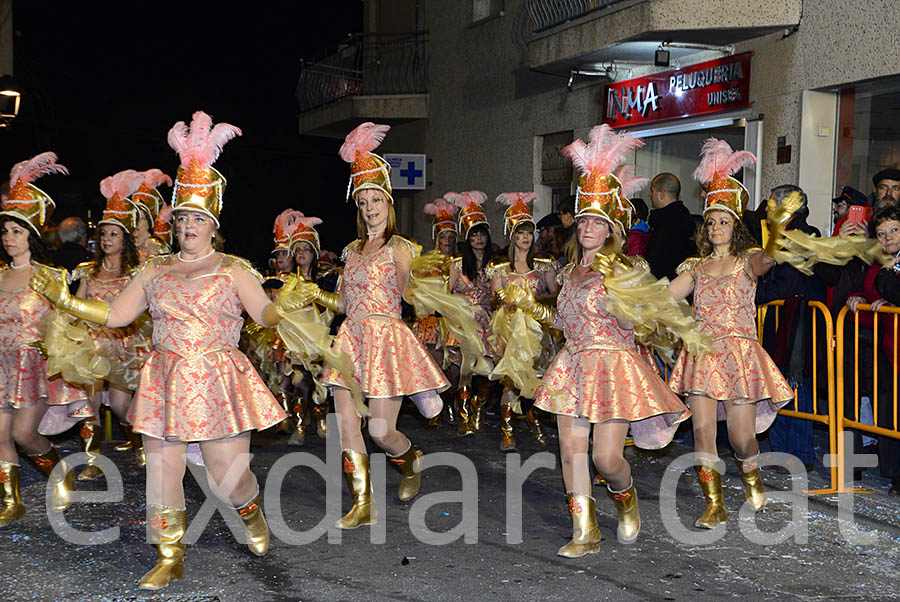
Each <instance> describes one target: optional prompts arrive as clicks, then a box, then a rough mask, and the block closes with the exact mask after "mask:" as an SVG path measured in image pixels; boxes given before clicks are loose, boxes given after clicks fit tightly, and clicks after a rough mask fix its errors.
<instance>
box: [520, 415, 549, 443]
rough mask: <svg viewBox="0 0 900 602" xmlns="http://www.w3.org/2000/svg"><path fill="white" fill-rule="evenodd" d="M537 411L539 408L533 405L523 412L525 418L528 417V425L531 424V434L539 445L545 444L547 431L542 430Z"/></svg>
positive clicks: (542, 426)
mask: <svg viewBox="0 0 900 602" xmlns="http://www.w3.org/2000/svg"><path fill="white" fill-rule="evenodd" d="M539 412H540V410H539V409H537V408H534V407H533V408H531V409H530V410H528V411H527V412H525V418H527V419H528V425H529V426H531V434H532V436H533V437H534V440H535V441H537V442H538V443H540V444H541V445H546V444H547V433H546V432H544V425H543V424H541V417H540V414H539Z"/></svg>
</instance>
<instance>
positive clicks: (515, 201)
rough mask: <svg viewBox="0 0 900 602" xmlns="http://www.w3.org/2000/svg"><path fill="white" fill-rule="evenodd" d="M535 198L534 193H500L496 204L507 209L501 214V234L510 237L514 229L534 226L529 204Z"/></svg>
mask: <svg viewBox="0 0 900 602" xmlns="http://www.w3.org/2000/svg"><path fill="white" fill-rule="evenodd" d="M536 198H537V194H535V193H534V192H501V193H500V194H499V195H498V196H497V202H498V203H500V204H501V205H506V206H507V207H509V209H507V210H506V212H505V213H504V214H503V234H504V235H507V236H512V235H513V232H515V230H516V228H518V227H519V226H520V225H522V224H531V225H534V217H533V216H532V213H531V207H529V206H528V204H529V203H531V202H532V201H534V199H536Z"/></svg>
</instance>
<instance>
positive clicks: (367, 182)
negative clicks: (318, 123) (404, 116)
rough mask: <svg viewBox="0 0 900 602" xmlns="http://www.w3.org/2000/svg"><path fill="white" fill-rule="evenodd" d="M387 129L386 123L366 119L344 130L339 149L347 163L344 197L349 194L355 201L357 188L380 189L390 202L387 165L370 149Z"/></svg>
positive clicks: (375, 145) (376, 144)
mask: <svg viewBox="0 0 900 602" xmlns="http://www.w3.org/2000/svg"><path fill="white" fill-rule="evenodd" d="M390 129H391V126H389V125H381V124H375V123H372V122H371V121H367V122H366V123H363V124H360V125H358V126H357V127H356V128H355V129H354V130H353V131H352V132H350V133H349V134H347V137H346V138H345V139H344V144H342V145H341V149H340V151H339V153H340V155H341V159H343V160H344V161H346V162H347V163H350V165H351V167H350V182H349V183H348V184H347V199H349V198H350V197H351V196H352V197H353V200H354V201H355V200H356V197H357V194H358V193H359V192H360V191H361V190H366V189H374V190H380V191H381V192H382V193H384V194H385V195H386V196H387V200H388V201H389V202H390V203H391V204H393V202H394V197H393V194H392V190H391V167H390V165H388V163H387V162H386V161H385V160H384V159H383V158H382V157H379V156H378V155H376V154H375V153H373V152H372V151H373V150H375V149H376V148H378V146H379V145H380V144H381V143H382V142H383V141H384V137H385V135H386V134H387V133H388V131H389V130H390Z"/></svg>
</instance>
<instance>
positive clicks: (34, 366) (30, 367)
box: [0, 347, 48, 409]
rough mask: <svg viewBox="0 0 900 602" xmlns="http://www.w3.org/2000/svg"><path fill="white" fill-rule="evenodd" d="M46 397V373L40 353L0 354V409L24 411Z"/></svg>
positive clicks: (23, 349) (17, 351)
mask: <svg viewBox="0 0 900 602" xmlns="http://www.w3.org/2000/svg"><path fill="white" fill-rule="evenodd" d="M47 396H48V387H47V371H46V368H45V364H44V358H43V357H42V356H41V352H40V351H38V350H37V349H36V348H34V347H19V348H18V349H13V350H12V351H10V352H8V353H3V354H0V407H2V408H13V409H19V408H26V407H29V406H31V405H33V404H34V403H36V402H38V401H42V402H43V401H46V400H47Z"/></svg>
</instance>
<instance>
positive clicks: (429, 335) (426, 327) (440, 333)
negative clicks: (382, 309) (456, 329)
mask: <svg viewBox="0 0 900 602" xmlns="http://www.w3.org/2000/svg"><path fill="white" fill-rule="evenodd" d="M451 194H453V193H448V196H449V195H451ZM457 210H458V208H457V207H456V205H451V204H450V203H448V202H447V200H446V199H445V198H443V197H442V198H439V199H435V200H434V201H432V202H430V203H428V204H427V205H425V207H424V211H425V213H426V214H428V215H432V216H434V217H433V218H432V224H431V238H432V241H433V242H434V249H433V250H432V251H430V253H432V254H435V255H439V256H440V257H441V258H445V259H446V260H445V261H441V262H439V263H438V265H437V266H435V271H436V272H437V274H436V275H442V274H445V273H446V272H447V269H448V267H447V262H448V261H450V258H451V257H453V255H454V254H455V253H456V237H457V233H456V220H455V218H454V215H455V214H456V212H457ZM451 291H452V287H451ZM412 330H413V333H415V335H416V336H417V337H419V340H420V341H422V344H423V345H425V348H426V349H427V350H428V353H430V354H431V357H432V358H434V361H435V362H436V363H437V365H438V366H441V367H442V368H443V369H444V374H445V375H446V376H447V380H449V381H450V384H451V386H455V385H457V384H458V383H459V367H458V366H457V365H456V364H454V363H453V362H452V360H451V357H450V354H449V349H448V347H449V346H450V343H452V340H451V339H450V338H449V337H448V334H447V333H446V332H445V331H444V330H442V329H441V319H440V318H439V317H438V316H436V315H434V314H431V315H428V316H424V317H416V319H415V321H414V322H413V325H412ZM455 395H456V390H455V389H453V388H451V389H447V391H445V392H444V393H443V394H442V396H443V397H444V412H445V413H446V414H447V422H449V423H450V424H455V423H456V412H455V409H454V407H453V404H454V402H455V399H454V397H455ZM440 423H441V415H440V414H438V415H437V416H435V417H434V418H432V419H431V420H429V421H428V425H429V426H431V427H435V426H438V425H439V424H440Z"/></svg>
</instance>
